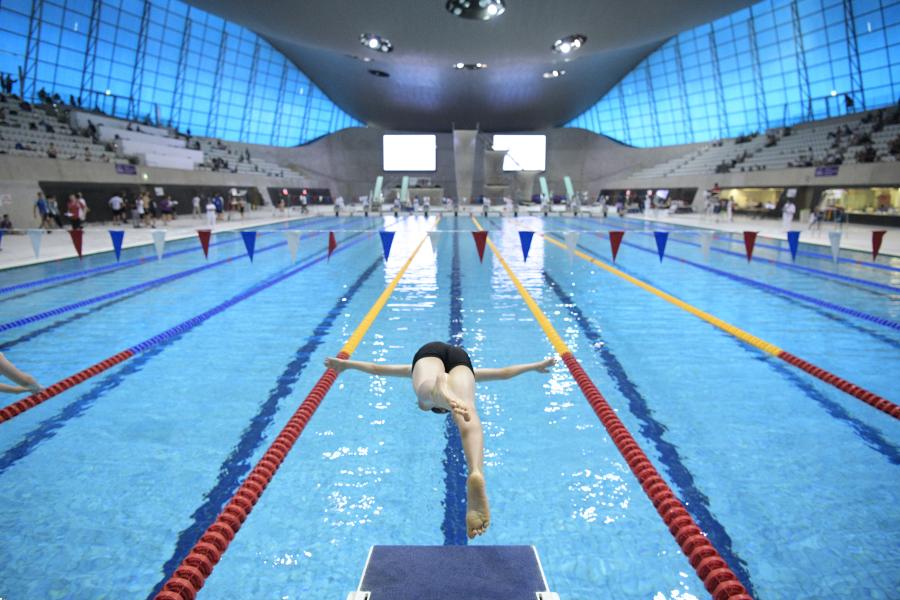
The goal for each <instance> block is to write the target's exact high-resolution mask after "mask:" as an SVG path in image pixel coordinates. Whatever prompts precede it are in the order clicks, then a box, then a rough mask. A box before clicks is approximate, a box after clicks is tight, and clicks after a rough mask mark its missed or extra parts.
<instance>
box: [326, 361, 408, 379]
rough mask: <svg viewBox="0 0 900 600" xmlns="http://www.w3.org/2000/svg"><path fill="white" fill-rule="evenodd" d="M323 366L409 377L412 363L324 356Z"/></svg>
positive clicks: (338, 369) (337, 369) (339, 370)
mask: <svg viewBox="0 0 900 600" xmlns="http://www.w3.org/2000/svg"><path fill="white" fill-rule="evenodd" d="M325 366H326V367H328V368H329V369H334V370H335V371H337V372H338V373H340V372H341V371H343V370H344V369H356V370H357V371H362V372H363V373H369V374H371V375H384V376H385V377H410V376H411V375H412V365H383V364H379V363H372V362H363V361H361V360H349V359H345V358H332V357H329V358H326V359H325Z"/></svg>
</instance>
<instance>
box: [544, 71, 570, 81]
mask: <svg viewBox="0 0 900 600" xmlns="http://www.w3.org/2000/svg"><path fill="white" fill-rule="evenodd" d="M565 74H566V72H565V71H564V70H562V69H553V70H552V71H547V72H546V73H544V79H555V78H556V77H562V76H563V75H565Z"/></svg>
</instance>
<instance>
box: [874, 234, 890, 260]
mask: <svg viewBox="0 0 900 600" xmlns="http://www.w3.org/2000/svg"><path fill="white" fill-rule="evenodd" d="M885 233H887V231H885V230H882V231H873V232H872V260H875V259H876V258H878V251H879V250H881V240H883V239H884V234H885Z"/></svg>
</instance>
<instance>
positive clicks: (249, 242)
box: [241, 231, 256, 262]
mask: <svg viewBox="0 0 900 600" xmlns="http://www.w3.org/2000/svg"><path fill="white" fill-rule="evenodd" d="M241 237H242V238H243V239H244V248H246V249H247V256H249V257H250V262H253V252H254V251H255V250H256V232H255V231H242V232H241Z"/></svg>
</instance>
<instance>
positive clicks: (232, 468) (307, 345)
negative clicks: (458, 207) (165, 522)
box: [147, 258, 382, 600]
mask: <svg viewBox="0 0 900 600" xmlns="http://www.w3.org/2000/svg"><path fill="white" fill-rule="evenodd" d="M381 263H382V261H381V258H378V259H376V260H375V261H374V262H372V264H371V265H370V266H369V267H368V268H367V269H366V270H365V271H363V273H362V274H361V275H360V276H359V277H357V278H356V281H354V282H353V283H352V284H351V285H350V287H349V288H347V289H346V290H344V291H342V292H340V294H339V295H338V298H337V300H336V301H335V303H334V304H333V305H332V307H331V309H330V310H329V311H328V313H327V314H326V315H325V317H324V318H323V319H322V320H321V321H320V322H319V324H318V325H316V328H315V329H314V330H313V333H312V335H310V336H309V337H308V338H306V340H305V342H304V343H303V345H302V346H300V348H298V349H297V351H296V352H295V353H294V357H293V358H292V359H291V361H290V362H289V363H288V364H287V365H286V366H285V368H284V370H283V371H282V373H281V375H279V376H278V379H277V380H276V384H275V387H274V388H272V389H271V390H270V391H269V396H268V397H267V398H266V400H265V402H263V403H262V404H261V405H260V407H259V409H258V410H257V412H256V414H255V415H254V416H253V417H251V419H250V424H249V425H248V426H247V427H246V428H245V429H244V431H243V432H242V433H241V437H240V439H239V440H238V442H237V444H235V446H234V448H233V449H232V451H231V453H230V454H229V455H228V457H227V458H226V459H225V460H224V461H223V463H222V465H221V466H220V467H219V476H218V478H217V479H216V483H215V485H214V486H213V488H212V489H211V490H209V491H208V492H206V493H205V494H204V495H203V498H204V500H203V504H201V505H200V506H199V507H197V509H196V510H195V511H194V512H193V513H192V514H191V524H190V525H188V526H187V527H186V528H185V529H183V530H181V532H180V533H179V534H178V539H177V541H176V542H175V549H174V552H173V553H172V556H171V557H170V558H169V560H167V561H166V563H165V564H164V565H163V574H162V578H161V579H160V581H159V582H158V583H157V584H156V585H155V586H153V591H152V592H150V594H149V595H148V596H147V598H148V600H152V598H153V597H154V596H155V595H156V594H157V593H158V592H159V591H160V589H162V586H163V585H164V584H165V583H166V581H168V580H169V577H171V576H172V574H173V573H174V572H175V569H177V568H178V566H179V565H180V564H181V561H182V560H184V558H185V557H186V556H187V555H188V553H189V552H190V551H191V548H193V547H194V544H196V543H197V541H198V540H199V539H200V537H201V536H202V535H203V533H204V532H205V531H206V529H207V528H208V527H209V526H210V525H212V523H213V521H215V519H216V517H217V516H218V514H219V512H220V511H221V510H222V507H223V506H225V504H226V503H227V502H228V501H229V500H230V499H231V497H232V496H233V495H234V493H235V492H236V491H237V489H238V488H239V487H240V485H241V482H242V481H243V478H244V476H246V475H247V473H249V472H250V469H251V468H252V466H253V465H251V464H250V461H251V460H252V458H253V455H254V454H255V453H256V451H257V450H258V449H259V448H260V447H261V446H262V444H263V443H264V442H265V441H266V439H267V433H268V429H269V427H270V426H271V425H272V422H273V421H274V419H275V417H276V416H277V414H278V409H279V405H280V403H281V401H282V400H284V399H285V398H288V397H289V396H290V395H291V394H292V393H293V391H294V385H295V384H296V383H297V381H298V380H299V379H300V376H301V375H302V374H303V372H304V370H305V369H306V367H307V365H308V364H309V361H310V359H311V358H312V355H313V353H315V352H316V350H318V349H319V347H320V346H321V345H322V344H323V343H324V342H325V341H326V338H327V337H328V335H329V334H330V333H331V329H332V326H333V325H334V322H335V320H336V319H337V318H338V316H340V314H341V313H342V312H343V311H344V310H345V309H346V308H347V307H348V306H349V304H350V301H351V300H353V297H354V296H355V295H356V293H357V292H358V291H359V290H360V288H361V287H362V286H363V284H365V283H366V282H367V281H368V280H369V278H371V276H372V275H373V274H374V273H375V271H376V269H377V268H378V267H379V266H381Z"/></svg>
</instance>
